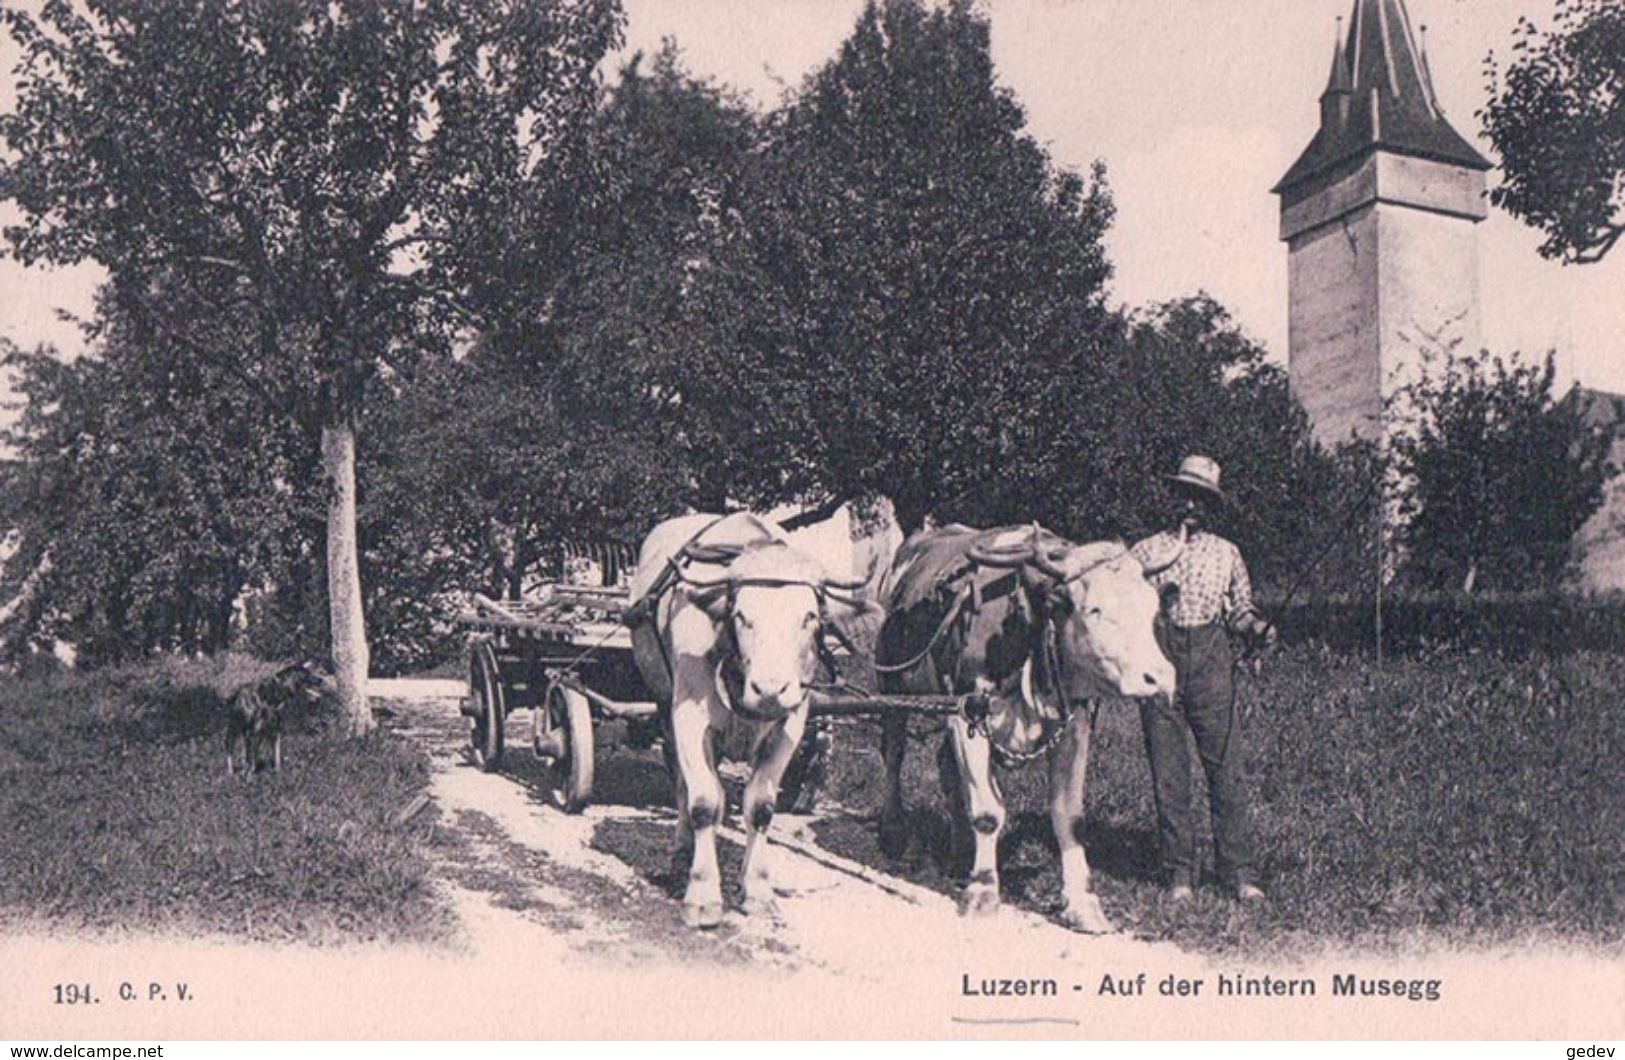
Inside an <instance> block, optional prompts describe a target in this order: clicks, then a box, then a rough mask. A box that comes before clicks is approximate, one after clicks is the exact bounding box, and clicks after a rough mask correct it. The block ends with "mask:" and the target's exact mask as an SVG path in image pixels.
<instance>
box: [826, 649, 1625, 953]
mask: <svg viewBox="0 0 1625 1060" xmlns="http://www.w3.org/2000/svg"><path fill="white" fill-rule="evenodd" d="M1239 687H1240V689H1241V692H1240V698H1239V709H1240V711H1241V718H1242V724H1243V731H1244V747H1245V751H1246V753H1247V755H1248V763H1249V768H1248V776H1249V787H1250V790H1251V791H1252V793H1253V815H1254V829H1255V835H1256V840H1255V845H1256V848H1257V851H1258V854H1259V856H1260V859H1261V865H1260V868H1261V870H1262V875H1263V883H1264V884H1265V886H1266V888H1267V889H1268V890H1269V891H1270V893H1271V899H1270V901H1269V902H1268V903H1267V904H1266V905H1265V906H1264V907H1263V908H1261V909H1258V910H1256V911H1252V910H1248V911H1243V910H1241V909H1239V908H1238V907H1236V906H1235V905H1234V904H1232V903H1230V902H1228V901H1226V900H1224V899H1223V898H1222V897H1221V896H1219V894H1218V893H1217V891H1216V890H1215V888H1214V885H1213V881H1212V880H1211V878H1210V879H1209V880H1208V886H1207V887H1206V888H1205V889H1204V890H1203V891H1202V892H1200V894H1199V900H1198V901H1197V903H1195V905H1194V906H1193V907H1191V908H1188V909H1183V908H1171V907H1169V905H1168V904H1167V903H1166V902H1165V900H1164V899H1163V896H1162V891H1161V888H1160V887H1159V886H1158V881H1157V878H1156V866H1157V855H1156V843H1155V837H1154V833H1153V827H1154V811H1153V808H1152V803H1151V795H1150V779H1149V774H1148V771H1147V767H1146V763H1145V751H1144V746H1143V742H1142V737H1141V734H1140V728H1139V721H1138V715H1137V713H1136V712H1135V711H1134V710H1133V708H1132V707H1130V706H1128V705H1126V704H1107V705H1106V706H1105V707H1104V708H1103V709H1102V711H1101V714H1100V718H1099V722H1098V725H1097V729H1096V735H1095V745H1094V750H1093V754H1092V756H1091V763H1090V775H1089V789H1088V798H1087V802H1088V817H1089V820H1088V832H1087V849H1088V851H1089V858H1090V864H1091V867H1092V868H1093V869H1094V885H1095V889H1096V890H1097V891H1098V892H1099V893H1100V895H1101V898H1102V901H1103V903H1104V904H1105V906H1106V910H1107V913H1108V915H1110V916H1111V917H1112V918H1113V920H1114V921H1115V922H1116V924H1117V925H1118V926H1119V927H1121V928H1125V929H1128V930H1130V931H1132V932H1134V933H1136V934H1138V935H1141V936H1145V937H1150V938H1159V939H1171V940H1173V941H1175V942H1178V943H1180V944H1182V945H1186V946H1189V947H1192V948H1196V949H1202V950H1207V951H1215V952H1224V951H1241V952H1260V951H1269V950H1271V949H1277V948H1283V947H1288V946H1290V947H1294V948H1296V949H1299V950H1301V949H1303V948H1304V946H1305V944H1308V945H1310V946H1312V945H1314V944H1318V943H1326V944H1350V943H1352V944H1355V945H1357V946H1361V947H1366V948H1372V949H1377V950H1382V949H1391V948H1393V947H1396V946H1401V945H1411V944H1413V943H1414V942H1415V941H1416V940H1418V939H1427V940H1431V941H1440V942H1460V943H1466V944H1475V943H1493V942H1506V941H1514V940H1528V939H1531V938H1540V937H1547V938H1549V937H1559V938H1562V939H1565V940H1584V941H1589V942H1594V943H1598V944H1601V945H1605V946H1618V945H1620V944H1621V942H1622V941H1625V916H1622V912H1625V911H1622V909H1621V895H1620V887H1619V866H1620V865H1621V864H1622V863H1625V787H1622V785H1621V784H1620V772H1619V769H1620V766H1619V763H1620V762H1621V760H1622V755H1625V736H1622V734H1625V727H1622V724H1621V717H1622V716H1621V713H1620V711H1619V706H1618V689H1619V688H1621V687H1625V659H1622V658H1621V657H1619V656H1617V655H1613V654H1601V653H1577V654H1574V655H1569V656H1566V657H1562V658H1553V657H1542V658H1530V657H1526V658H1523V659H1517V660H1512V659H1505V658H1500V657H1496V656H1489V655H1483V654H1475V653H1468V652H1453V653H1446V654H1440V655H1437V656H1433V657H1428V658H1410V659H1403V660H1398V661H1393V662H1390V664H1389V665H1388V666H1387V667H1385V668H1384V669H1383V670H1381V671H1378V670H1376V668H1375V667H1374V666H1373V665H1372V664H1371V663H1370V661H1369V660H1364V659H1357V658H1352V657H1349V656H1346V655H1339V654H1334V653H1330V652H1326V651H1323V650H1314V649H1309V648H1297V649H1293V650H1292V651H1289V652H1286V653H1283V654H1282V655H1280V656H1277V657H1276V658H1275V659H1273V660H1272V661H1271V662H1270V664H1269V665H1268V666H1267V667H1266V668H1265V669H1264V670H1263V671H1262V673H1260V674H1259V675H1257V676H1256V677H1255V676H1250V675H1249V676H1243V677H1242V678H1240V680H1239ZM938 742H939V741H938V739H937V738H936V737H928V738H925V739H920V740H916V741H912V742H911V748H910V752H909V755H908V760H907V765H906V769H905V782H906V785H907V791H908V792H909V799H910V801H911V803H912V807H913V808H912V823H913V825H914V831H915V842H914V844H913V846H912V848H911V850H910V851H909V852H908V853H907V854H906V855H904V856H903V857H902V858H901V859H898V860H895V861H894V860H891V859H888V858H886V857H885V856H884V855H883V854H881V853H880V851H879V849H878V844H877V843H876V840H875V836H874V831H875V829H874V826H873V824H872V823H871V822H869V821H864V820H854V819H845V820H843V819H834V820H831V821H828V822H826V823H824V824H823V825H821V826H820V828H821V830H820V833H819V836H820V840H821V842H823V843H824V844H825V845H827V846H829V847H830V848H832V849H834V850H836V851H837V852H839V853H843V854H846V855H847V856H850V857H854V858H857V859H858V860H861V861H864V862H867V863H870V864H873V865H876V866H878V867H882V868H885V869H887V870H889V871H892V872H897V873H900V874H902V875H904V876H907V877H909V878H911V879H913V880H915V881H916V882H919V883H922V884H924V885H926V886H930V887H935V888H937V889H939V890H942V891H944V892H953V891H955V890H956V889H957V887H958V884H959V878H958V869H957V866H956V865H955V864H954V863H953V858H952V857H951V855H950V852H949V849H948V847H949V838H948V835H949V833H948V826H947V821H946V817H945V812H944V804H943V801H942V799H941V797H940V795H939V794H938V791H937V786H938V785H937V777H936V767H935V752H936V748H937V746H938ZM875 745H876V740H875V737H874V735H873V730H872V728H870V727H868V726H857V725H854V726H849V727H844V728H843V730H842V732H841V734H840V736H839V737H838V740H837V746H838V748H839V751H838V753H837V756H836V759H835V762H834V764H833V766H832V769H831V778H830V784H829V788H828V790H829V792H830V794H831V796H832V797H834V798H836V799H838V800H839V801H841V802H842V803H844V804H846V805H848V806H851V807H853V808H855V809H858V810H859V811H860V815H861V814H863V813H869V812H873V811H875V810H877V809H878V808H879V805H880V797H881V786H880V777H881V767H880V762H879V758H878V755H877V754H876V752H875ZM1193 758H1194V756H1193ZM1003 784H1004V789H1005V793H1006V798H1007V805H1008V806H1009V808H1010V810H1011V818H1010V822H1009V825H1008V828H1007V832H1006V834H1005V836H1004V838H1003V842H1002V844H1001V858H1000V863H1001V866H1002V869H1003V887H1004V894H1005V898H1006V900H1007V901H1014V902H1016V903H1017V904H1019V905H1022V906H1024V907H1027V908H1030V909H1034V910H1037V911H1040V912H1045V913H1048V912H1052V911H1053V910H1054V908H1055V907H1056V906H1057V905H1058V903H1059V898H1060V892H1059V868H1058V865H1057V862H1056V857H1055V847H1054V840H1053V838H1052V836H1051V833H1050V825H1049V820H1048V815H1047V812H1046V810H1045V788H1046V781H1045V779H1044V770H1043V768H1042V766H1037V767H1034V768H1029V769H1027V770H1023V771H1019V772H1011V773H1006V774H1004V777H1003ZM1197 800H1198V805H1204V806H1205V794H1204V793H1203V792H1202V789H1201V788H1200V787H1198V790H1197ZM1203 844H1204V849H1206V850H1208V851H1209V853H1208V858H1209V861H1210V862H1211V844H1210V843H1208V842H1207V840H1206V838H1205V836H1204V840H1203ZM1209 872H1210V873H1211V864H1210V865H1209Z"/></svg>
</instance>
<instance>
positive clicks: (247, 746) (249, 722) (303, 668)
mask: <svg viewBox="0 0 1625 1060" xmlns="http://www.w3.org/2000/svg"><path fill="white" fill-rule="evenodd" d="M322 693H323V683H322V679H321V677H320V676H318V675H317V674H316V673H315V671H313V670H312V669H311V668H310V667H309V666H308V665H306V664H304V663H291V664H289V665H287V666H284V667H283V668H282V669H280V670H278V671H276V673H273V674H271V675H270V676H269V677H265V678H262V679H260V680H258V681H255V682H254V683H253V684H248V685H244V686H243V687H242V688H239V689H238V690H237V691H236V692H235V693H233V694H232V696H231V698H230V699H228V700H226V702H225V705H224V710H225V715H226V773H227V775H235V774H236V772H237V758H238V753H237V752H238V747H239V745H240V746H241V748H242V759H243V768H244V771H245V772H247V773H248V775H249V776H253V775H254V774H255V773H258V772H260V771H261V770H263V769H265V768H267V767H269V768H270V769H271V771H272V772H275V773H280V772H281V771H282V722H283V715H284V714H285V713H286V712H287V711H288V710H289V709H290V708H293V707H295V706H297V705H299V704H301V703H304V704H307V705H314V704H316V703H319V702H320V701H321V698H322Z"/></svg>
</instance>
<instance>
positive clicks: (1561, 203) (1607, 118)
mask: <svg viewBox="0 0 1625 1060" xmlns="http://www.w3.org/2000/svg"><path fill="white" fill-rule="evenodd" d="M1512 54H1513V59H1512V62H1511V63H1510V65H1508V66H1507V68H1506V69H1505V70H1504V71H1502V70H1500V69H1498V67H1497V66H1496V64H1495V62H1494V59H1493V57H1492V59H1491V62H1490V69H1489V73H1490V93H1491V97H1492V98H1491V100H1490V102H1489V104H1488V106H1486V107H1485V109H1484V110H1483V112H1482V113H1481V117H1482V119H1483V123H1484V131H1485V133H1486V134H1487V135H1488V136H1489V138H1490V140H1491V141H1493V142H1494V144H1495V149H1496V150H1497V151H1498V152H1499V153H1500V155H1501V171H1502V181H1501V184H1500V186H1499V187H1497V188H1495V189H1494V190H1492V191H1491V192H1490V199H1491V201H1492V202H1494V203H1495V204H1496V205H1497V206H1501V207H1503V208H1505V209H1506V210H1507V211H1509V212H1510V213H1511V214H1512V215H1513V216H1515V217H1517V218H1519V219H1521V220H1523V221H1525V222H1527V223H1528V224H1530V225H1533V226H1534V227H1536V228H1538V229H1540V230H1541V231H1542V232H1544V233H1545V234H1546V240H1545V242H1544V243H1542V244H1541V248H1540V252H1541V253H1542V254H1543V255H1545V256H1546V257H1549V258H1562V259H1564V260H1565V261H1570V262H1575V263H1586V262H1596V261H1600V260H1602V259H1603V258H1604V257H1605V256H1606V255H1607V254H1608V252H1609V251H1610V250H1612V249H1613V248H1614V246H1615V244H1617V243H1618V242H1619V240H1620V238H1621V236H1625V2H1622V0H1558V5H1557V16H1556V20H1555V23H1554V24H1553V26H1552V27H1551V28H1550V29H1541V28H1539V27H1538V26H1536V25H1535V24H1534V23H1533V22H1531V21H1530V20H1529V19H1527V18H1525V19H1521V20H1520V21H1519V23H1518V28H1517V30H1516V35H1515V38H1514V41H1513V44H1512Z"/></svg>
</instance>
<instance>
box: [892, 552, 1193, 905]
mask: <svg viewBox="0 0 1625 1060" xmlns="http://www.w3.org/2000/svg"><path fill="white" fill-rule="evenodd" d="M1160 565H1161V564H1160V563H1159V566H1160ZM1145 574H1146V572H1145V570H1144V569H1143V568H1142V567H1141V565H1140V562H1139V561H1138V560H1137V559H1135V558H1134V556H1133V555H1131V554H1130V553H1129V551H1128V549H1127V548H1125V547H1124V546H1123V545H1122V544H1121V543H1117V542H1110V543H1096V544H1086V545H1073V544H1071V543H1069V542H1067V541H1065V540H1063V539H1061V538H1059V537H1057V536H1055V535H1054V534H1051V533H1049V532H1047V531H1043V530H1041V529H1040V528H1038V527H1036V526H1033V527H1016V528H1007V529H1002V530H994V531H987V532H982V531H977V530H973V529H971V528H969V527H965V526H957V525H955V526H947V527H942V528H940V529H935V530H928V531H925V532H923V533H920V534H917V535H915V536H914V537H912V538H910V539H909V540H908V541H907V542H905V543H904V544H903V546H902V548H901V549H899V551H898V553H897V556H896V560H895V562H894V564H893V566H892V570H891V574H890V576H889V577H888V579H887V582H886V587H885V591H884V593H883V597H882V600H883V603H884V605H885V608H886V619H885V622H884V624H883V625H882V627H881V630H880V638H879V643H878V647H877V650H876V665H877V669H878V671H879V680H880V687H881V690H882V691H883V692H892V693H905V694H907V693H913V694H949V695H959V694H965V693H972V692H978V693H984V694H986V695H987V697H988V700H987V703H988V711H987V716H986V717H985V719H976V718H967V717H965V716H963V715H955V716H953V717H951V718H950V719H949V722H948V738H947V740H946V743H945V746H944V748H943V753H942V754H941V755H940V756H939V759H938V761H939V764H940V766H941V769H942V784H943V790H944V791H945V792H946V793H947V794H948V796H949V798H950V801H951V802H952V803H954V804H956V805H955V809H954V811H953V812H954V817H955V820H954V834H955V838H956V840H957V841H958V842H956V847H958V846H959V845H960V844H962V843H963V841H964V835H965V831H966V829H967V826H968V829H969V831H970V832H971V833H972V837H973V839H974V847H975V862H974V865H973V866H972V869H971V873H970V879H969V882H968V884H967V886H966V888H965V891H964V894H963V897H962V899H961V903H960V910H961V912H964V913H973V914H985V913H991V912H993V911H994V910H996V909H997V908H998V905H999V868H998V861H997V849H998V840H999V833H1000V832H1001V831H1002V830H1003V828H1004V824H1005V808H1004V799H1003V796H1002V795H1001V793H1000V791H999V786H998V782H997V779H996V778H995V776H994V774H993V772H992V764H993V760H994V758H995V757H997V758H999V759H1001V760H1002V762H1003V763H1004V764H1006V765H1017V764H1023V763H1025V762H1026V761H1029V760H1035V759H1037V758H1039V757H1044V755H1045V751H1046V750H1047V752H1048V754H1047V757H1048V759H1049V777H1050V797H1049V810H1050V821H1051V824H1052V825H1053V826H1054V828H1055V838H1056V842H1057V843H1058V844H1059V846H1060V852H1061V876H1062V897H1063V901H1064V906H1063V909H1062V911H1061V917H1062V919H1063V920H1064V921H1065V923H1066V924H1067V926H1068V927H1071V928H1072V929H1073V930H1076V931H1089V932H1105V931H1110V930H1111V924H1110V922H1109V921H1108V920H1107V919H1106V915H1105V912H1104V911H1103V910H1102V909H1101V907H1100V900H1099V899H1098V898H1097V897H1096V896H1095V895H1094V894H1093V893H1092V891H1091V889H1090V885H1089V863H1088V859H1087V858H1086V857H1085V854H1084V849H1083V834H1084V814H1083V793H1084V779H1085V774H1086V772H1087V769H1088V764H1089V736H1090V727H1091V722H1092V714H1093V711H1092V709H1091V708H1090V706H1089V705H1088V703H1087V701H1089V700H1091V699H1095V698H1098V697H1117V696H1172V695H1173V692H1174V668H1173V665H1172V663H1170V662H1169V661H1168V659H1167V657H1166V656H1164V655H1163V653H1162V651H1161V649H1160V648H1159V647H1158V645H1157V640H1156V636H1155V633H1154V630H1153V623H1154V622H1155V620H1156V617H1157V610H1158V597H1157V592H1156V590H1155V589H1153V588H1152V587H1151V585H1150V583H1149V582H1147V581H1146V577H1145ZM907 724H908V721H907V718H906V716H903V715H897V714H893V715H888V716H887V718H886V720H885V723H884V727H883V738H882V756H883V757H884V759H885V763H886V771H887V780H888V784H887V792H886V804H885V808H884V809H883V810H882V813H881V822H880V836H881V845H882V846H883V847H884V848H885V849H886V850H887V852H888V853H891V854H893V855H896V854H899V853H901V852H902V849H903V848H904V846H906V844H907V841H908V831H907V826H906V822H905V819H904V810H903V794H902V772H903V752H904V749H905V745H906V744H907Z"/></svg>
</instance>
